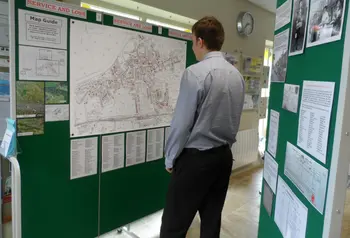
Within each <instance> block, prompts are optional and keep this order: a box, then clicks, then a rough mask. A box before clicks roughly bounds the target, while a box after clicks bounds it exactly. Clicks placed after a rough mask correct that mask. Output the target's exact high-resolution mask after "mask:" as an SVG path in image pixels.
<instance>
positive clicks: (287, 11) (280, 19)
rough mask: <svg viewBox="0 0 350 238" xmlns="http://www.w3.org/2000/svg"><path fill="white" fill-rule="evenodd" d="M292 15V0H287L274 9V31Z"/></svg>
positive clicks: (286, 22)
mask: <svg viewBox="0 0 350 238" xmlns="http://www.w3.org/2000/svg"><path fill="white" fill-rule="evenodd" d="M291 15H292V0H287V1H286V2H285V3H283V4H282V5H281V6H280V7H279V8H277V10H276V23H275V31H277V30H278V29H280V28H281V27H283V26H285V25H287V24H288V23H289V22H290V17H291Z"/></svg>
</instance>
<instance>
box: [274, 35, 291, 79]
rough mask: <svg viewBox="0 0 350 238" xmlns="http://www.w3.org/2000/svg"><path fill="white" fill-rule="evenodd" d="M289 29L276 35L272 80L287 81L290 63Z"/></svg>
mask: <svg viewBox="0 0 350 238" xmlns="http://www.w3.org/2000/svg"><path fill="white" fill-rule="evenodd" d="M288 41H289V29H287V30H285V31H283V32H281V33H279V34H278V35H276V36H275V41H274V51H273V52H274V57H273V65H272V72H271V82H278V83H283V82H285V81H286V75H287V63H288Z"/></svg>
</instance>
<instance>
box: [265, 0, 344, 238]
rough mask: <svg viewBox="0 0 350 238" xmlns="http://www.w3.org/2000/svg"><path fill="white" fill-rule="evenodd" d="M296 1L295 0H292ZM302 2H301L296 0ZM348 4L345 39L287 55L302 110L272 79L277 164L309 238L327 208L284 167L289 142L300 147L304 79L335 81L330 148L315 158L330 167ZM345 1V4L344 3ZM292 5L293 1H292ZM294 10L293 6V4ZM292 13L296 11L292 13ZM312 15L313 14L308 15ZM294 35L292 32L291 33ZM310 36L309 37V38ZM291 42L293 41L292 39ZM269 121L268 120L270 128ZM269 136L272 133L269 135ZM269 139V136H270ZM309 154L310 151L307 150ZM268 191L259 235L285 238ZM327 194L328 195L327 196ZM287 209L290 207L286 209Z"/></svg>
mask: <svg viewBox="0 0 350 238" xmlns="http://www.w3.org/2000/svg"><path fill="white" fill-rule="evenodd" d="M285 2H286V1H285V0H278V1H277V7H279V6H281V5H282V4H283V3H285ZM292 2H293V1H292ZM297 2H299V1H297ZM344 2H345V3H346V10H345V15H344V22H343V24H344V25H343V33H342V38H341V40H339V41H334V42H331V43H328V44H322V45H318V46H314V47H311V48H306V46H305V50H304V53H303V54H300V55H296V56H289V57H288V65H287V75H286V81H285V83H288V84H295V85H299V86H300V95H299V110H298V112H297V113H293V112H290V111H287V110H285V109H283V108H282V101H283V94H284V83H274V82H271V86H270V99H269V113H270V112H271V110H275V111H277V112H279V114H280V115H279V132H278V143H277V154H276V158H275V160H276V162H277V163H278V166H279V167H278V175H279V176H281V178H282V179H283V180H284V181H285V182H286V183H287V185H288V186H289V187H290V188H291V190H292V191H293V193H294V194H295V195H296V196H297V197H298V198H299V200H300V201H301V202H302V203H303V204H304V205H305V206H306V207H307V209H308V217H307V227H306V235H305V237H307V238H320V237H322V234H323V227H324V219H325V216H324V211H323V215H322V214H321V213H320V212H319V211H317V210H316V208H315V207H314V206H313V205H312V204H311V203H310V202H309V201H308V200H307V199H306V198H305V196H304V195H303V194H302V193H301V192H300V190H299V189H298V188H297V187H296V186H295V184H294V183H293V182H292V181H291V180H290V179H289V178H288V177H287V176H286V175H285V174H284V169H285V162H286V160H285V156H286V146H287V142H290V143H292V144H293V145H294V146H297V137H298V125H299V112H300V102H301V97H302V87H303V82H304V81H306V80H307V81H321V82H322V81H324V82H335V89H334V101H333V110H332V114H331V121H330V126H329V128H330V130H329V137H328V150H327V155H326V163H325V164H322V163H321V162H320V161H317V160H316V159H315V158H314V157H312V156H310V157H311V158H312V159H314V160H315V161H317V163H319V164H321V165H322V166H323V167H325V168H326V169H328V171H329V169H330V165H331V161H332V148H333V141H334V130H335V124H336V114H337V105H338V93H339V85H340V78H341V72H342V59H343V50H344V39H345V30H346V22H347V20H346V19H347V14H348V5H349V1H344ZM345 3H344V4H345ZM292 5H293V4H292ZM293 9H294V7H293ZM292 15H293V14H292ZM309 17H311V15H310V16H309ZM291 24H292V21H291V22H290V23H289V24H287V25H285V26H284V27H282V28H280V29H278V30H277V31H276V32H275V35H277V34H279V33H281V32H283V31H284V30H286V29H291ZM291 34H292V33H291ZM306 38H307V37H306ZM289 44H290V42H289ZM269 127H270V122H269V123H268V129H267V131H269ZM267 137H269V135H267ZM315 139H316V138H315ZM267 141H268V139H267ZM304 152H305V151H304ZM306 154H307V153H306ZM265 192H266V191H262V196H261V197H262V200H261V209H260V221H259V235H258V237H259V238H282V237H283V235H282V233H281V232H280V230H279V228H278V226H277V225H276V223H275V221H274V213H275V207H276V194H274V198H273V203H272V204H273V206H272V213H271V216H270V215H269V214H268V212H267V210H266V209H265V207H264V205H263V197H264V193H265ZM326 197H327V196H326ZM286 210H287V208H286Z"/></svg>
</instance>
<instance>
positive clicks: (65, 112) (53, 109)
mask: <svg viewBox="0 0 350 238" xmlns="http://www.w3.org/2000/svg"><path fill="white" fill-rule="evenodd" d="M68 120H69V105H68V104H65V105H45V121H46V122H50V121H51V122H53V121H68Z"/></svg>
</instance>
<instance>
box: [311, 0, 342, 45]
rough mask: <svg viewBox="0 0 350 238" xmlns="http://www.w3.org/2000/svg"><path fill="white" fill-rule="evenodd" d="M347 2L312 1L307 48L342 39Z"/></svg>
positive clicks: (330, 0)
mask: <svg viewBox="0 0 350 238" xmlns="http://www.w3.org/2000/svg"><path fill="white" fill-rule="evenodd" d="M344 14H345V0H311V5H310V18H309V26H308V40H307V44H306V47H312V46H316V45H321V44H326V43H329V42H333V41H337V40H340V39H341V35H342V29H343V22H344Z"/></svg>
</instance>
